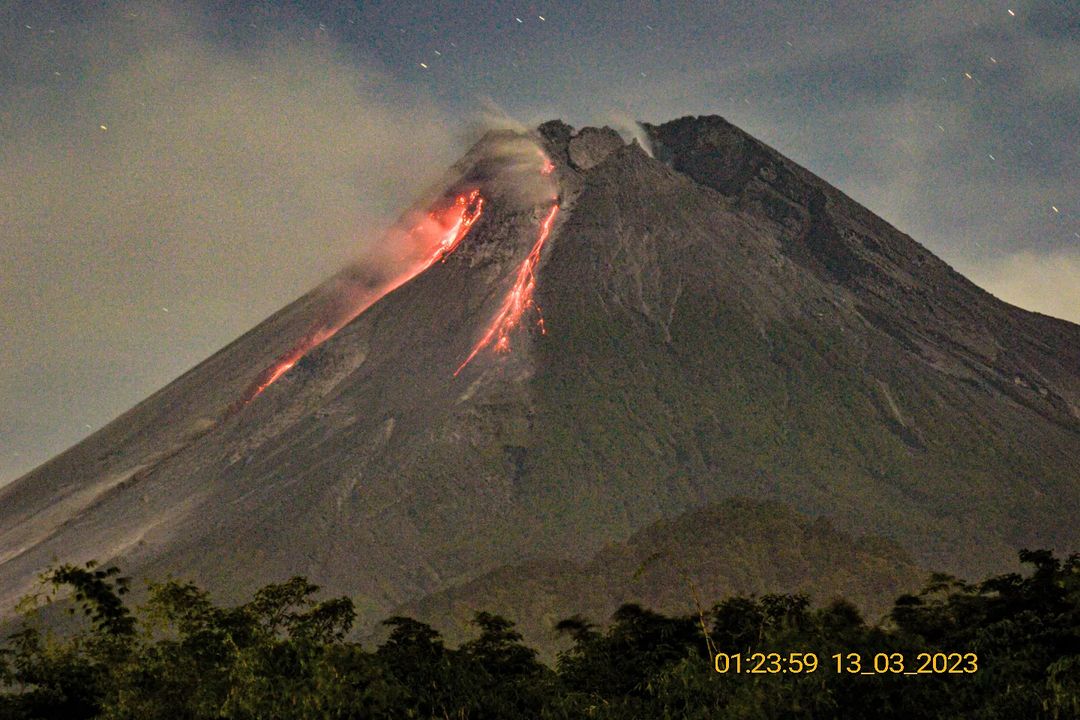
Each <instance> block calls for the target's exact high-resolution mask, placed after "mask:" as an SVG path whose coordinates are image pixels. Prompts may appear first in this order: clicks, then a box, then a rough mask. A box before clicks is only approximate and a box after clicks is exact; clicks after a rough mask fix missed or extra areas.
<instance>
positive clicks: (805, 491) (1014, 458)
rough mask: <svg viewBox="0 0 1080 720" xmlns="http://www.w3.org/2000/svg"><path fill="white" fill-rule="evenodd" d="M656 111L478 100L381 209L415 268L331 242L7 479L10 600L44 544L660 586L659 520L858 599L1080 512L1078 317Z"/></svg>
mask: <svg viewBox="0 0 1080 720" xmlns="http://www.w3.org/2000/svg"><path fill="white" fill-rule="evenodd" d="M643 128H644V131H645V134H646V135H647V138H648V141H649V143H650V144H651V146H652V148H651V152H652V154H650V153H649V152H646V151H645V150H644V149H643V148H642V147H641V146H640V145H639V144H638V143H637V142H636V141H634V142H630V143H626V142H624V141H623V139H622V138H620V136H619V135H618V134H617V133H616V132H614V131H612V130H610V129H608V128H584V129H581V130H575V129H573V128H571V127H570V126H568V125H566V124H564V123H562V122H559V121H552V122H548V123H545V124H543V125H541V126H540V127H539V128H537V129H536V130H535V131H534V132H532V133H526V134H515V133H510V132H504V131H500V132H492V133H489V134H488V135H487V136H485V138H484V139H483V140H481V141H480V142H479V143H478V144H477V145H476V146H475V147H474V148H473V149H472V150H470V152H469V153H468V154H467V155H466V156H465V157H464V158H463V159H462V160H461V161H460V162H459V163H458V164H457V165H456V166H455V167H454V168H453V169H452V170H451V172H450V173H449V174H448V176H447V181H446V182H445V185H444V186H443V187H440V188H438V189H437V190H436V191H435V192H433V193H432V195H431V196H430V197H427V198H425V199H424V200H423V201H422V202H420V203H418V205H417V207H416V208H415V209H414V211H413V212H411V213H410V214H409V215H408V216H407V217H406V218H405V219H404V220H403V221H402V224H401V227H400V228H398V229H397V230H396V231H394V232H392V233H389V234H388V236H387V240H386V242H387V243H390V244H393V246H394V248H399V247H401V246H402V244H403V243H404V244H405V246H407V248H408V253H406V254H409V255H410V256H411V257H412V258H413V261H412V264H411V265H410V266H409V268H410V269H409V270H408V272H405V273H404V274H399V275H395V276H394V277H371V276H370V274H365V271H362V270H361V269H357V268H353V269H349V270H346V271H343V273H342V274H341V275H339V276H338V277H336V278H333V279H331V280H330V281H328V282H327V283H326V284H325V285H323V286H322V287H320V288H317V289H315V290H313V291H312V292H311V293H309V294H308V295H305V296H304V297H302V298H300V299H299V300H297V301H296V302H294V303H292V304H291V305H289V306H288V307H286V308H284V309H282V310H281V311H280V312H278V313H276V314H275V315H273V316H271V317H270V318H268V319H267V320H266V321H264V322H263V323H262V324H260V325H259V326H257V327H256V328H254V329H253V330H251V331H250V332H248V333H247V334H245V335H244V336H242V337H241V338H239V339H238V340H236V341H235V342H233V343H232V344H231V345H229V346H228V347H226V348H224V349H222V350H221V351H220V352H218V353H217V354H215V355H214V356H212V357H211V358H209V359H207V360H206V361H204V362H203V363H201V364H200V365H198V366H197V367H195V368H193V369H192V370H190V371H189V372H187V373H186V374H184V375H183V376H181V377H180V378H178V379H176V380H175V381H173V382H172V383H170V384H169V385H167V386H166V387H164V388H163V389H161V390H160V391H158V392H157V393H155V394H154V395H152V396H150V397H149V398H147V399H146V400H145V401H143V402H142V403H140V404H139V405H137V406H136V407H134V408H133V409H131V410H130V411H128V412H127V413H126V414H124V415H122V416H121V417H119V418H117V419H116V420H115V421H113V422H112V423H110V424H109V425H107V426H106V427H105V428H103V429H102V430H100V431H99V432H97V433H95V434H94V435H92V436H91V437H89V438H87V439H86V440H84V441H83V442H81V443H79V444H77V445H76V446H74V447H72V448H71V449H69V450H68V451H66V452H64V453H63V454H61V455H59V456H58V457H56V458H54V459H53V460H51V461H49V462H48V463H46V464H44V465H42V466H41V467H39V468H37V469H35V470H34V471H32V472H30V473H29V474H27V475H26V476H24V477H22V478H20V479H19V480H17V481H15V482H14V483H12V484H11V485H9V486H7V487H5V488H3V489H2V490H0V606H2V607H3V608H4V611H5V612H6V611H8V609H9V608H11V607H12V606H13V604H14V602H15V600H16V598H17V597H18V596H20V595H21V594H23V593H25V592H27V591H28V590H30V589H31V587H32V584H33V580H34V578H35V576H36V574H37V573H38V572H40V571H41V570H42V569H43V568H44V567H45V566H47V565H48V564H49V563H50V562H51V561H52V560H53V559H54V558H59V559H61V560H64V561H71V562H82V561H85V560H88V559H91V558H95V559H98V560H101V561H108V562H114V563H118V564H120V565H121V567H123V568H124V570H125V571H127V572H129V573H134V574H138V575H147V576H151V577H158V578H161V577H164V576H166V575H168V574H172V575H176V576H180V577H189V578H192V579H194V580H196V581H198V582H200V583H202V584H205V585H206V586H208V587H209V588H210V589H212V590H213V591H215V592H216V593H217V594H218V595H219V596H224V597H225V598H231V597H240V596H242V595H244V594H245V593H247V592H249V591H250V590H251V589H252V588H253V587H256V586H258V585H262V584H264V583H266V582H270V581H276V580H280V579H283V578H286V577H289V576H291V575H296V574H302V575H306V576H308V577H309V578H310V579H311V580H312V581H314V582H316V583H318V584H320V585H322V586H324V587H325V588H326V589H327V591H328V592H333V593H338V594H348V595H350V596H351V597H353V598H354V599H356V600H357V605H358V609H359V611H360V613H361V619H362V620H364V621H368V622H373V621H375V620H378V619H381V618H382V617H385V616H386V615H388V614H389V613H390V612H392V611H394V610H395V609H397V608H400V607H416V608H424V607H435V606H439V607H444V606H446V603H449V602H466V601H467V602H469V603H473V604H476V605H478V606H480V607H487V608H490V609H495V610H500V609H502V610H506V611H507V612H509V613H510V614H511V616H512V614H513V609H514V608H515V607H517V608H519V609H520V608H522V607H526V606H525V605H521V604H520V603H519V600H521V597H525V596H527V598H528V601H529V604H528V605H527V607H529V608H533V609H536V608H539V607H540V606H541V605H543V604H542V603H540V604H538V603H537V596H538V594H542V593H544V592H557V590H552V588H557V587H560V583H561V584H562V585H566V584H567V583H569V584H573V586H574V588H575V593H577V594H578V596H579V597H582V598H583V599H582V602H583V603H591V602H592V600H589V599H588V598H586V597H585V596H586V595H587V594H588V593H589V592H593V593H595V594H597V595H598V596H602V597H600V599H599V600H596V598H593V600H596V602H595V603H592V605H594V606H596V607H607V606H609V605H610V604H611V603H612V602H615V601H616V600H619V599H631V598H630V596H632V595H633V594H634V593H639V594H640V593H644V594H645V595H647V596H649V597H653V598H660V599H661V600H663V598H670V597H674V596H677V595H680V592H678V589H677V588H673V587H671V585H672V584H673V583H674V584H678V583H682V582H684V580H686V579H687V578H685V577H682V575H681V574H680V573H676V572H655V573H651V574H649V573H646V574H645V575H644V576H642V575H640V574H635V572H636V571H635V566H636V565H637V564H638V560H640V559H642V558H646V557H648V556H649V554H650V552H649V551H650V548H652V547H653V546H656V547H659V546H661V545H662V546H663V548H662V549H663V552H665V553H668V556H669V557H673V558H677V557H680V556H681V557H691V556H692V557H693V558H694V560H693V563H691V565H692V566H688V568H687V572H689V573H691V574H693V573H695V572H703V573H705V574H707V575H708V576H709V577H712V578H732V577H736V576H741V577H743V578H744V579H745V578H757V580H756V581H755V582H750V583H749V586H750V587H751V588H752V589H754V590H758V591H766V590H789V589H798V588H800V587H804V586H806V584H807V583H809V584H810V585H813V586H814V588H816V590H818V591H820V592H822V593H827V592H829V591H830V588H832V589H833V590H836V591H839V590H844V591H845V592H846V593H853V594H854V595H856V596H859V595H860V593H861V594H862V595H861V596H862V597H864V598H871V599H872V598H874V597H877V596H885V595H884V594H887V593H892V592H893V591H894V590H896V589H899V588H901V586H903V585H904V584H905V583H909V582H911V581H912V578H913V577H917V576H918V574H919V571H918V569H925V568H930V569H935V570H944V571H948V572H952V573H955V574H959V575H961V576H967V577H975V576H981V575H983V574H985V573H988V572H994V571H1000V570H1002V569H1003V568H1009V567H1011V563H1012V559H1013V558H1014V557H1015V555H1016V551H1017V549H1019V548H1021V547H1047V548H1054V549H1056V550H1058V551H1059V552H1061V551H1065V552H1067V551H1070V550H1075V549H1078V548H1080V529H1078V526H1077V524H1076V513H1077V509H1078V508H1080V326H1077V325H1073V324H1071V323H1068V322H1065V321H1062V320H1056V319H1053V318H1050V317H1046V316H1043V315H1039V314H1036V313H1031V312H1027V311H1024V310H1021V309H1019V308H1016V307H1012V306H1010V305H1008V304H1006V303H1004V302H1002V301H1000V300H997V299H996V298H994V297H993V296H991V295H990V294H989V293H987V292H985V291H983V290H981V289H980V288H978V287H976V286H975V285H974V284H972V283H971V282H969V281H968V280H966V279H965V278H963V277H962V276H960V275H959V274H958V273H956V272H955V271H953V270H952V269H951V268H950V267H949V266H948V265H946V264H945V263H944V262H943V261H941V260H940V259H938V258H937V257H935V256H934V255H933V254H931V253H930V252H928V251H927V250H926V249H925V248H923V247H922V246H920V245H919V244H918V243H917V242H915V241H914V240H912V239H911V238H910V237H908V236H907V235H905V234H903V233H902V232H900V231H899V230H897V229H895V228H893V227H892V226H890V225H889V224H888V223H886V222H885V221H883V220H882V219H880V218H878V217H876V216H875V215H873V214H872V213H871V212H869V211H868V210H867V209H865V208H863V207H861V206H860V205H859V204H858V203H856V202H854V201H853V200H851V199H850V198H848V197H847V196H845V195H844V194H843V193H842V192H840V191H839V190H837V189H836V188H833V187H831V186H830V185H829V184H827V183H826V182H824V181H823V180H821V179H820V178H818V177H816V176H814V175H813V174H811V173H810V172H808V171H807V170H805V169H804V168H802V167H800V166H799V165H797V164H796V163H794V162H792V161H791V160H789V159H787V158H785V157H783V156H782V155H780V154H779V153H778V152H776V151H775V150H773V149H771V148H770V147H768V146H767V145H765V144H763V143H762V142H760V141H758V140H756V139H754V138H753V137H751V136H749V135H747V134H746V133H744V132H742V131H741V130H739V129H738V128H736V127H734V126H732V125H731V124H729V123H728V122H726V121H725V120H723V119H721V118H719V117H712V116H710V117H696V118H690V117H688V118H682V119H679V120H674V121H672V122H668V123H666V124H663V125H655V126H654V125H644V126H643ZM418 218H419V220H418ZM425 218H426V220H425ZM425 223H427V224H426V225H425ZM394 252H397V250H396V249H395V250H394ZM731 508H735V509H736V511H732V510H731ZM725 509H726V510H725ZM751 515H752V516H753V517H754V518H755V521H754V522H753V523H752V525H753V528H749V526H748V524H747V522H744V521H740V518H742V519H743V520H745V518H747V517H749V516H751ZM820 523H825V524H826V525H827V527H826V528H825V529H822V527H823V526H821V525H820ZM694 528H698V529H699V530H701V532H696V531H695V530H694ZM676 531H677V532H676ZM703 543H706V544H707V545H705V546H703V545H702V544H703ZM710 546H711V548H712V551H710ZM627 548H631V549H629V550H628V549H627ZM763 548H769V549H770V550H769V551H768V552H765V551H764V550H763ZM604 558H616V559H617V562H616V561H615V560H613V561H611V562H606V561H605V560H604ZM619 573H622V575H619ZM600 574H602V575H603V576H604V577H603V581H602V582H600V581H596V583H595V584H590V578H595V577H598V576H599V575H600ZM616 575H618V577H616ZM624 575H625V576H626V577H623V576H624ZM630 576H634V577H633V579H632V578H631V577H630ZM492 578H494V579H495V580H492ZM643 578H644V580H643ZM649 578H652V579H651V580H649ZM691 579H692V578H691ZM648 582H652V583H653V587H643V586H642V583H646V584H647V583H648ZM717 582H718V583H719V584H717V585H716V586H715V587H712V586H710V587H711V589H712V590H715V591H717V592H720V591H723V590H724V588H725V587H728V588H729V589H742V588H732V587H731V586H730V584H729V585H724V583H723V582H721V581H720V580H717ZM665 583H666V585H665V586H664V587H659V585H663V584H665ZM508 586H512V587H510V588H509V589H508ZM514 588H516V589H514ZM515 593H517V597H516V599H515ZM887 596H888V597H891V596H892V595H891V594H888V595H887ZM425 598H435V599H434V600H427V601H425ZM447 598H457V600H448V599H447ZM462 598H467V600H462ZM515 603H518V604H517V605H515ZM592 605H591V606H592ZM507 608H509V609H508V610H507ZM541 610H542V608H541ZM531 611H532V610H530V612H531ZM444 614H447V615H452V614H453V612H451V611H446V613H444ZM598 619H599V618H598Z"/></svg>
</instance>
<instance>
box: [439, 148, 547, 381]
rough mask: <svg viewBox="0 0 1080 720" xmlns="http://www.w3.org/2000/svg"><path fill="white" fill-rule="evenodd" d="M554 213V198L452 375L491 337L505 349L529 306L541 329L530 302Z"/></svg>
mask: <svg viewBox="0 0 1080 720" xmlns="http://www.w3.org/2000/svg"><path fill="white" fill-rule="evenodd" d="M550 162H551V161H550V160H546V163H547V164H550ZM546 167H547V165H545V168H546ZM545 174H546V173H545ZM558 213H559V204H558V202H555V203H553V204H552V205H551V209H550V210H548V213H547V215H546V216H545V217H544V220H543V222H541V223H540V235H539V237H538V238H537V239H536V243H534V244H533V247H532V250H531V251H530V252H529V255H528V257H526V258H525V260H524V262H522V263H521V265H520V266H519V267H518V271H517V276H516V277H515V279H514V285H513V286H512V287H511V288H510V292H508V293H507V294H506V298H505V299H504V300H503V303H502V306H501V307H500V308H499V312H498V313H497V314H496V315H495V318H494V319H493V320H492V321H491V325H489V326H488V330H487V332H486V333H484V336H483V337H482V338H480V340H479V341H478V342H477V343H476V346H475V347H473V349H472V352H471V353H469V356H468V357H467V358H465V361H464V362H463V363H461V365H459V366H458V369H457V370H455V371H454V376H455V377H456V376H457V374H458V373H460V372H461V371H462V369H464V367H465V366H466V365H468V364H469V362H470V361H472V359H473V358H474V357H476V355H477V353H479V352H480V351H481V350H483V349H484V348H485V347H487V346H488V345H490V344H491V343H492V341H494V343H495V345H494V350H495V352H497V353H505V352H509V351H510V333H511V332H513V330H514V328H516V327H517V326H518V325H519V324H521V318H522V316H523V315H524V314H525V311H526V310H528V309H529V308H530V307H534V308H536V311H537V314H538V315H539V316H540V317H539V320H538V321H537V324H538V325H539V326H540V332H541V333H543V332H545V329H544V316H543V315H542V314H541V313H540V308H537V307H536V303H535V302H533V291H534V290H535V289H536V266H537V264H538V263H539V262H540V252H541V250H543V248H544V242H545V241H546V240H547V239H548V235H550V234H551V226H552V224H553V223H554V222H555V216H556V215H558Z"/></svg>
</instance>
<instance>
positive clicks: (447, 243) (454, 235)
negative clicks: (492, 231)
mask: <svg viewBox="0 0 1080 720" xmlns="http://www.w3.org/2000/svg"><path fill="white" fill-rule="evenodd" d="M483 212H484V198H483V197H481V196H480V191H479V190H473V191H472V192H470V193H469V194H468V195H458V196H457V198H456V199H455V200H454V204H453V206H451V208H450V209H449V210H445V211H443V213H441V214H438V215H437V214H436V213H434V212H432V213H428V217H429V218H430V219H431V220H434V221H436V222H440V223H445V220H446V219H447V217H449V218H451V219H452V218H453V217H454V215H457V219H456V220H454V223H453V225H452V226H451V227H450V229H449V230H446V231H445V233H444V234H443V237H442V239H441V240H439V244H438V245H437V246H436V247H435V251H434V252H433V253H432V254H431V256H430V257H429V258H428V259H427V261H426V262H425V263H424V264H423V265H422V266H421V267H420V270H419V271H418V272H423V271H424V270H427V269H428V268H429V267H431V266H432V265H434V264H435V263H436V262H438V261H440V260H441V261H442V262H446V257H447V256H448V255H449V254H450V253H452V252H454V250H455V249H457V246H458V245H459V244H460V243H461V241H462V240H464V239H465V236H466V235H468V234H469V229H470V228H472V226H473V223H475V222H476V221H477V220H479V219H480V215H481V214H482V213H483ZM415 230H416V229H415V228H414V232H415Z"/></svg>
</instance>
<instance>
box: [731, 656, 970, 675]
mask: <svg viewBox="0 0 1080 720" xmlns="http://www.w3.org/2000/svg"><path fill="white" fill-rule="evenodd" d="M828 657H829V659H830V660H831V662H829V663H826V664H822V662H821V659H820V658H819V657H818V654H817V653H813V652H785V653H780V652H753V653H724V652H719V653H716V655H715V656H714V657H713V669H714V670H716V672H718V673H720V674H727V673H732V674H750V675H783V674H791V675H805V674H808V673H812V672H817V670H818V669H819V668H825V667H827V668H829V669H830V670H833V671H834V672H836V673H838V674H848V675H970V674H972V673H975V672H978V670H979V658H978V656H977V655H976V654H975V653H955V652H954V653H945V652H920V653H914V654H904V653H901V652H891V653H887V652H879V653H873V654H863V653H855V652H850V653H834V654H832V655H831V656H828Z"/></svg>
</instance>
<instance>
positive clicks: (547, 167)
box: [536, 150, 555, 175]
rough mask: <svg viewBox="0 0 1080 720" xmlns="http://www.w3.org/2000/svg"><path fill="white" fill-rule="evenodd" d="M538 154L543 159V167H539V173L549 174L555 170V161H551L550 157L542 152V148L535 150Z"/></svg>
mask: <svg viewBox="0 0 1080 720" xmlns="http://www.w3.org/2000/svg"><path fill="white" fill-rule="evenodd" d="M536 152H538V153H539V154H540V159H541V160H543V161H544V165H543V167H541V168H540V174H541V175H550V174H551V173H552V171H554V170H555V163H553V162H551V158H549V157H548V156H547V155H545V154H544V151H543V150H537V151H536Z"/></svg>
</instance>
